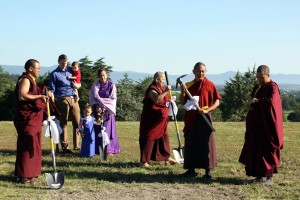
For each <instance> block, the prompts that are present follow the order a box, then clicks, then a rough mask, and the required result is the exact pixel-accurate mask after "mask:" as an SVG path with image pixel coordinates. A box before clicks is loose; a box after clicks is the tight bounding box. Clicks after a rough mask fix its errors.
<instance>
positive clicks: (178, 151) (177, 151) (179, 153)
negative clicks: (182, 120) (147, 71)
mask: <svg viewBox="0 0 300 200" xmlns="http://www.w3.org/2000/svg"><path fill="white" fill-rule="evenodd" d="M165 76H166V81H167V85H169V79H168V74H167V72H166V71H165ZM169 96H170V98H172V93H171V90H169ZM170 104H171V107H172V114H173V117H174V121H175V127H176V134H177V139H178V148H174V149H173V155H174V158H175V160H176V161H177V162H178V163H180V164H183V162H184V158H183V150H184V149H183V148H182V147H181V141H180V133H179V129H178V123H177V118H176V115H175V113H174V109H173V104H172V103H170Z"/></svg>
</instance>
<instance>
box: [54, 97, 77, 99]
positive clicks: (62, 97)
mask: <svg viewBox="0 0 300 200" xmlns="http://www.w3.org/2000/svg"><path fill="white" fill-rule="evenodd" d="M68 97H70V98H71V99H74V96H65V97H56V98H58V99H59V98H61V99H63V98H68Z"/></svg>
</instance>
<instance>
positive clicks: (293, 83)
mask: <svg viewBox="0 0 300 200" xmlns="http://www.w3.org/2000/svg"><path fill="white" fill-rule="evenodd" d="M1 66H2V68H3V70H4V71H5V72H8V73H10V74H21V73H22V72H23V71H24V67H23V66H12V65H1ZM56 67H57V66H56V65H55V66H52V67H41V74H44V73H47V72H51V71H52V70H54V69H55V68H56ZM125 73H127V74H128V77H129V78H131V79H132V80H133V81H137V82H139V81H142V80H143V79H144V78H146V77H148V76H150V77H152V76H153V74H149V73H142V72H134V71H113V72H112V73H111V74H110V78H111V79H112V81H113V82H115V83H117V82H118V81H119V80H120V79H123V78H124V74H125ZM236 73H237V72H234V71H228V72H225V73H220V74H207V78H208V79H210V80H211V81H213V82H214V83H215V84H216V85H224V84H225V83H226V81H229V80H230V78H232V77H234V75H235V74H236ZM168 76H169V81H170V84H171V85H175V84H176V79H177V78H178V77H179V76H180V75H172V74H168ZM193 78H194V75H193V74H191V73H190V74H188V75H186V76H185V77H184V78H182V81H183V82H187V81H190V80H192V79H193ZM271 78H272V80H274V81H275V82H277V84H279V85H280V87H281V88H282V87H284V88H286V89H288V90H290V89H295V90H300V74H271Z"/></svg>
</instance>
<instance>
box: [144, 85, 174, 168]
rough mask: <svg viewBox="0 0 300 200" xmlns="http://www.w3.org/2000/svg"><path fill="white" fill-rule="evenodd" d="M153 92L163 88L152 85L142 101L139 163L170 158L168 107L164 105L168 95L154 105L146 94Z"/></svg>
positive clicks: (160, 90) (160, 91)
mask: <svg viewBox="0 0 300 200" xmlns="http://www.w3.org/2000/svg"><path fill="white" fill-rule="evenodd" d="M150 90H155V91H156V92H157V93H158V94H161V93H162V91H164V88H162V87H160V86H157V85H156V84H155V83H152V84H151V85H150V86H149V87H148V89H147V91H146V94H145V98H144V100H143V104H144V106H143V111H142V114H141V121H140V138H139V141H140V150H141V162H143V163H145V162H149V160H150V159H151V160H155V161H165V160H167V159H168V158H169V157H170V143H169V136H168V122H169V118H168V107H166V103H167V102H168V101H169V95H168V94H166V95H165V96H164V98H163V99H162V100H161V101H160V102H158V103H154V102H153V101H152V100H151V99H150V97H149V96H148V93H149V91H150Z"/></svg>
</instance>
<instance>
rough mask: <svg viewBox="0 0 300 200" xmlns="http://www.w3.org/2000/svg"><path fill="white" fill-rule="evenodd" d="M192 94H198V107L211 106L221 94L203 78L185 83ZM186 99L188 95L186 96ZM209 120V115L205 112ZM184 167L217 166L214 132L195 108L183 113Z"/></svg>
mask: <svg viewBox="0 0 300 200" xmlns="http://www.w3.org/2000/svg"><path fill="white" fill-rule="evenodd" d="M186 86H187V87H188V90H189V92H190V93H191V95H192V96H199V102H198V104H199V107H200V108H203V107H205V106H208V107H209V106H211V105H213V103H214V102H215V101H216V100H217V99H221V96H220V94H219V92H218V90H217V88H216V86H215V85H214V84H213V83H212V82H211V81H209V80H208V79H207V78H204V79H203V80H202V81H197V82H196V81H191V82H189V83H187V84H186ZM186 98H187V99H188V97H187V96H186ZM187 99H186V100H187ZM206 117H207V118H208V119H209V121H212V120H211V115H210V113H209V114H206ZM183 132H184V138H185V146H184V165H183V168H184V169H195V168H202V169H212V168H215V167H216V166H217V154H216V144H215V138H214V133H213V132H211V129H210V127H209V126H208V125H207V123H206V122H205V121H204V119H203V117H202V116H201V115H200V114H199V112H198V111H197V110H190V111H185V115H184V129H183Z"/></svg>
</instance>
